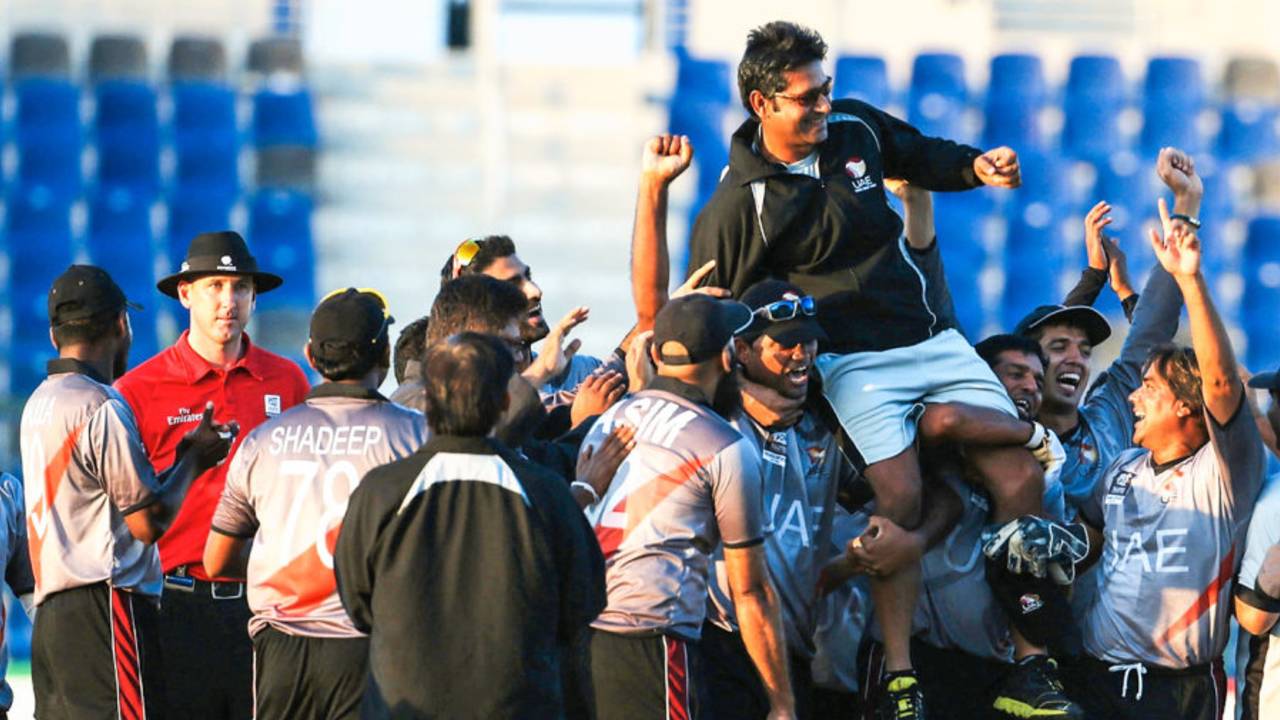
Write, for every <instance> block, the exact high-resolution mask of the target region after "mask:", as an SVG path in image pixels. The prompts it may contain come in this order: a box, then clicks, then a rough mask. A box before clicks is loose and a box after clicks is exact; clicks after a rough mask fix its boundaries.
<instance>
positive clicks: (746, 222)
mask: <svg viewBox="0 0 1280 720" xmlns="http://www.w3.org/2000/svg"><path fill="white" fill-rule="evenodd" d="M759 127H760V123H759V121H757V120H756V119H755V118H751V119H749V120H747V121H746V122H744V123H743V124H742V126H741V127H739V128H738V130H737V131H736V132H735V133H734V134H733V138H732V139H731V141H730V148H729V168H728V170H727V171H726V172H725V175H724V177H723V178H721V180H720V185H719V186H718V187H717V188H716V191H715V193H714V194H713V195H712V196H711V199H710V200H709V201H708V202H707V205H706V206H705V207H704V208H703V209H702V212H700V213H699V214H698V218H697V220H696V221H695V223H694V227H693V233H692V236H691V238H690V253H689V255H690V258H689V267H690V268H691V269H692V268H697V267H700V266H701V265H702V264H703V263H705V262H707V261H708V260H715V261H716V269H715V271H714V272H713V273H712V274H711V275H710V277H709V278H708V280H707V281H706V284H708V285H716V286H720V287H725V288H728V289H729V290H730V291H731V292H732V293H733V294H734V296H735V297H737V296H740V295H741V294H742V291H743V290H745V289H746V288H747V287H749V286H750V285H751V284H752V283H755V282H757V281H759V280H762V279H764V278H766V277H778V278H782V279H784V280H787V281H789V282H791V283H793V284H795V285H796V286H798V287H799V288H801V289H802V290H804V291H805V292H806V293H807V294H809V295H812V296H813V297H814V298H816V299H817V300H818V307H819V312H818V320H819V322H820V323H821V324H822V327H823V329H824V330H825V331H826V333H827V336H828V337H829V338H830V340H829V342H828V343H826V344H824V345H823V347H822V350H823V351H824V352H837V353H851V352H864V351H874V350H888V349H891V348H896V347H904V346H908V345H914V344H916V343H919V342H922V341H924V340H927V339H929V338H930V337H933V336H934V335H937V334H938V333H940V332H942V331H943V330H946V329H948V328H951V327H955V319H954V317H949V316H947V314H946V313H943V312H940V308H937V307H935V306H934V304H933V303H932V302H931V300H932V299H933V298H936V297H939V296H940V295H939V293H938V290H939V289H938V288H930V287H928V282H927V281H926V279H925V273H924V271H923V269H922V268H921V267H919V266H918V265H917V264H916V263H915V262H913V260H912V257H911V253H910V252H909V251H908V248H907V245H906V241H905V239H904V238H902V231H903V226H902V218H901V217H899V215H898V214H897V213H896V212H895V211H894V210H893V208H891V207H890V206H889V204H888V201H887V196H886V195H885V189H884V178H885V177H896V178H904V179H906V180H907V181H909V182H911V183H912V184H914V185H918V186H920V187H923V188H926V189H928V190H967V189H969V188H973V187H977V186H979V185H981V184H982V183H981V181H979V180H978V179H977V177H976V176H975V175H974V173H973V160H974V158H976V157H977V156H978V155H980V154H981V151H980V150H978V149H977V148H973V147H969V146H967V145H960V144H958V143H954V142H951V141H950V140H942V139H939V138H931V137H926V136H924V135H921V134H920V131H919V130H916V129H915V128H914V127H912V126H910V125H908V124H907V123H905V122H903V121H901V120H899V119H897V118H895V117H893V116H891V115H889V114H887V113H885V112H882V111H880V110H878V109H876V108H874V107H872V106H870V105H868V104H866V103H864V102H860V101H858V100H837V101H835V102H834V103H833V105H832V110H831V114H830V115H829V116H828V125H827V128H828V130H827V139H826V141H824V142H823V143H822V144H821V145H820V146H819V150H818V151H819V164H818V168H819V172H820V174H821V179H820V180H817V179H814V178H811V177H808V176H803V175H793V174H790V173H788V172H787V171H786V169H785V168H784V167H783V166H782V165H779V164H777V163H773V162H770V161H768V160H766V159H764V158H763V157H761V155H760V154H759V152H758V151H757V150H756V149H755V145H756V141H757V137H758V135H759ZM938 234H939V235H941V236H944V237H945V235H946V228H939V229H938Z"/></svg>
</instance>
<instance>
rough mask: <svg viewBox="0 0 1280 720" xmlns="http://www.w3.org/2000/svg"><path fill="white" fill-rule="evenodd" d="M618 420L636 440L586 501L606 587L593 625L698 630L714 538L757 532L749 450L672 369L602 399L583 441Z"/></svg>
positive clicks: (599, 436)
mask: <svg viewBox="0 0 1280 720" xmlns="http://www.w3.org/2000/svg"><path fill="white" fill-rule="evenodd" d="M618 423H627V424H630V425H632V426H634V427H635V428H636V429H637V430H636V447H635V449H634V450H632V451H631V454H630V455H629V456H628V457H627V459H626V460H625V461H624V462H623V463H622V466H621V467H619V468H618V472H617V474H615V475H614V478H613V483H612V484H611V485H610V486H609V489H608V491H607V492H606V493H605V495H604V497H603V498H601V501H600V502H599V503H597V504H596V505H593V506H591V507H589V508H587V511H586V512H587V519H588V520H589V521H590V522H591V525H592V528H593V529H594V530H595V534H596V538H597V539H598V540H599V541H600V548H601V550H602V551H603V552H604V556H605V569H606V575H605V582H606V586H607V589H608V597H609V599H608V606H607V607H606V608H605V610H604V612H602V613H600V616H599V617H598V618H597V619H596V621H595V622H594V623H593V624H592V626H593V627H595V628H596V629H598V630H607V631H609V632H615V633H621V634H637V633H656V632H663V633H669V634H672V635H675V636H678V637H682V638H685V639H690V640H697V639H698V638H699V637H701V634H702V622H703V620H704V619H705V617H706V611H707V585H708V582H709V575H710V572H711V567H710V566H711V554H712V552H713V551H714V550H715V549H716V546H717V545H719V544H720V543H722V542H723V543H724V544H725V546H727V547H749V546H751V545H756V544H759V543H761V542H763V541H764V529H763V526H762V519H761V517H762V508H761V499H760V498H761V481H760V462H759V454H758V451H757V449H756V446H755V445H754V444H753V443H752V442H751V441H750V440H748V439H747V438H744V437H743V436H742V434H741V433H739V432H738V430H737V429H736V428H734V427H733V426H732V425H730V424H729V423H728V422H727V421H725V420H724V418H722V417H720V416H719V415H717V414H716V413H715V412H714V411H712V410H711V408H710V407H709V406H708V405H707V399H706V398H705V397H704V396H703V395H702V393H701V391H699V390H698V389H697V388H695V387H693V386H690V385H686V384H684V383H682V382H679V381H677V380H674V379H672V378H666V377H662V376H659V377H656V378H654V379H653V381H652V382H651V383H650V384H649V387H648V388H646V389H645V390H643V391H641V392H639V393H636V394H635V395H633V396H631V397H630V398H627V399H625V400H623V401H622V402H619V403H616V404H615V405H614V406H613V407H611V408H609V410H607V411H606V412H605V413H604V414H602V415H601V416H600V418H599V419H598V420H597V421H596V423H595V425H594V426H592V428H591V431H590V432H589V433H588V435H587V437H586V439H585V440H584V442H583V446H584V447H596V446H599V444H600V443H601V442H602V441H603V439H604V438H605V436H606V435H607V434H608V433H609V432H611V431H612V430H613V428H614V426H615V425H616V424H618Z"/></svg>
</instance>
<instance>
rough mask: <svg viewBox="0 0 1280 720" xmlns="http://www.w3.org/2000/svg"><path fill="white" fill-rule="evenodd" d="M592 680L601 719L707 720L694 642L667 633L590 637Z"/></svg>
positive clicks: (601, 633)
mask: <svg viewBox="0 0 1280 720" xmlns="http://www.w3.org/2000/svg"><path fill="white" fill-rule="evenodd" d="M591 680H592V686H593V689H594V695H595V704H596V717H598V718H599V720H697V719H698V718H703V717H709V716H710V714H709V713H707V712H706V711H705V710H704V708H706V702H705V697H706V695H705V693H706V682H705V680H704V677H703V673H702V657H701V655H700V654H699V652H698V644H697V643H695V642H691V641H688V640H682V639H680V638H676V637H671V636H668V635H619V634H616V633H610V632H604V631H602V630H594V631H592V634H591Z"/></svg>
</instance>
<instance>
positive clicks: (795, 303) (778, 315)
mask: <svg viewBox="0 0 1280 720" xmlns="http://www.w3.org/2000/svg"><path fill="white" fill-rule="evenodd" d="M800 313H803V314H805V315H808V316H809V317H814V316H816V315H817V314H818V305H817V303H816V302H814V300H813V296H811V295H805V296H804V297H802V298H796V299H794V300H778V301H777V302H771V303H769V304H768V305H765V306H763V307H758V308H756V309H755V310H753V311H751V314H752V315H762V316H764V317H765V318H767V319H769V320H770V321H771V322H782V321H784V320H791V319H793V318H794V317H795V316H796V315H798V314H800Z"/></svg>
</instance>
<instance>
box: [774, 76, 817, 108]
mask: <svg viewBox="0 0 1280 720" xmlns="http://www.w3.org/2000/svg"><path fill="white" fill-rule="evenodd" d="M773 96H774V97H780V98H784V99H786V100H790V101H791V102H793V103H796V104H797V105H799V106H800V107H802V108H804V109H806V110H812V109H813V108H815V107H817V105H818V101H819V100H820V99H822V98H826V99H827V100H830V99H831V78H827V81H826V82H824V83H822V84H821V85H819V86H818V87H816V88H813V89H811V90H808V91H806V92H803V93H800V94H799V95H786V94H784V93H774V94H773Z"/></svg>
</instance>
